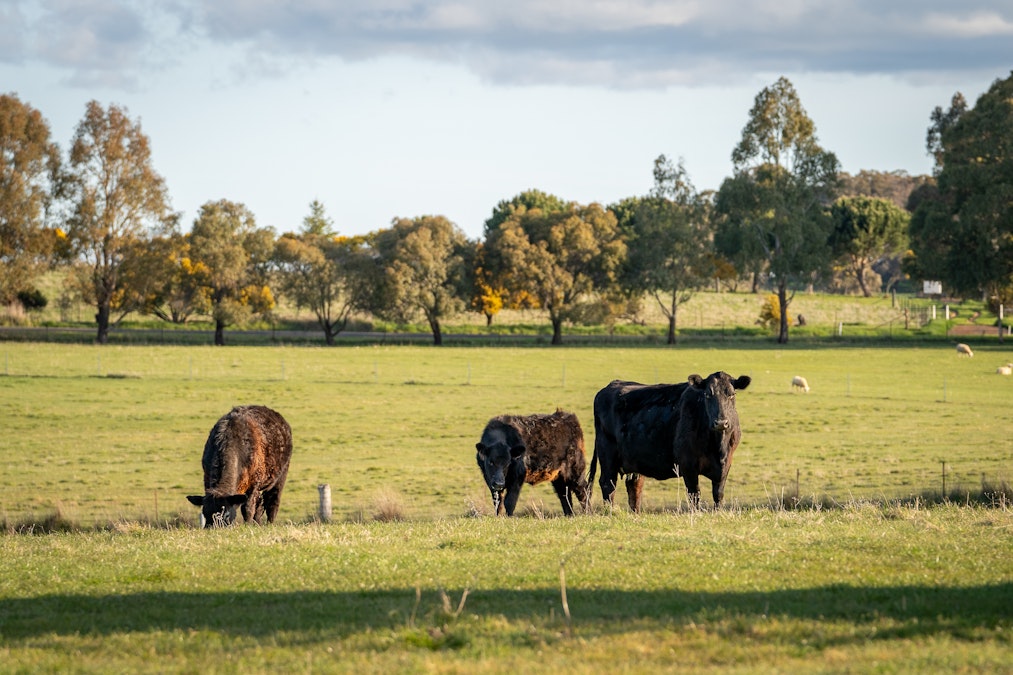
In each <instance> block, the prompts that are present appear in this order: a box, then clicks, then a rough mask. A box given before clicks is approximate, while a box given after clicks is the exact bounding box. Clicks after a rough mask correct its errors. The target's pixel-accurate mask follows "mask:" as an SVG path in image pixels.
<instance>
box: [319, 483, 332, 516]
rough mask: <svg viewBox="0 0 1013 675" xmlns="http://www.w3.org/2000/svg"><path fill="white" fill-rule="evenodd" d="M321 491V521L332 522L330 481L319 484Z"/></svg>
mask: <svg viewBox="0 0 1013 675" xmlns="http://www.w3.org/2000/svg"><path fill="white" fill-rule="evenodd" d="M317 492H319V493H320V512H319V513H320V521H321V522H324V523H329V522H331V486H330V484H329V483H321V484H320V485H318V486H317Z"/></svg>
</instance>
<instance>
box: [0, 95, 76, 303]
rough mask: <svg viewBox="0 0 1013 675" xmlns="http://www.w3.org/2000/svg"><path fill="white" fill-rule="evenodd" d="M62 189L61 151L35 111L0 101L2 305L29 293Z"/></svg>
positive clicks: (7, 98)
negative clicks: (25, 292) (19, 295)
mask: <svg viewBox="0 0 1013 675" xmlns="http://www.w3.org/2000/svg"><path fill="white" fill-rule="evenodd" d="M60 186H61V161H60V148H59V147H58V146H57V144H56V143H54V142H53V141H52V140H51V138H50V129H49V123H48V122H47V121H46V119H45V118H44V117H43V116H42V113H40V112H39V111H38V110H36V109H35V108H33V107H32V106H30V105H29V104H27V103H24V102H22V101H21V100H20V99H19V98H18V97H17V96H15V95H13V94H2V95H0V304H7V303H9V302H11V301H13V300H14V299H15V298H16V297H17V295H18V293H19V292H22V291H28V290H30V288H31V286H32V282H33V280H34V278H35V277H36V276H37V275H38V274H39V273H40V272H41V271H42V270H43V269H44V268H45V267H46V265H47V263H48V261H49V254H50V251H51V249H52V244H53V243H54V237H55V236H56V232H55V230H53V229H51V228H49V227H47V225H48V224H47V222H46V220H47V219H46V216H47V214H49V213H50V207H51V205H52V204H53V203H54V199H55V198H56V197H57V196H58V194H59V188H60Z"/></svg>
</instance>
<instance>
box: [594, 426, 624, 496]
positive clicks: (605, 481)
mask: <svg viewBox="0 0 1013 675" xmlns="http://www.w3.org/2000/svg"><path fill="white" fill-rule="evenodd" d="M595 443H596V444H597V440H596V441H595ZM595 452H597V453H598V461H599V462H600V463H601V475H600V476H599V477H598V487H600V488H601V498H602V501H603V502H605V504H607V505H608V506H612V498H613V497H614V496H615V492H616V488H617V487H619V484H618V481H619V465H618V462H617V461H615V459H614V458H615V457H616V456H617V455H618V452H617V450H616V449H615V447H613V446H611V445H610V444H608V443H605V442H604V441H603V442H602V444H601V445H600V446H598V445H596V447H595Z"/></svg>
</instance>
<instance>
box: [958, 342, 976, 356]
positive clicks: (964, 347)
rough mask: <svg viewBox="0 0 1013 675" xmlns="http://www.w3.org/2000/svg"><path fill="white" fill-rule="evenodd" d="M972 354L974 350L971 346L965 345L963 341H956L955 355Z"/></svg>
mask: <svg viewBox="0 0 1013 675" xmlns="http://www.w3.org/2000/svg"><path fill="white" fill-rule="evenodd" d="M965 355H966V356H974V352H972V351H971V348H970V347H969V346H967V345H965V344H964V343H963V342H959V343H957V356H965Z"/></svg>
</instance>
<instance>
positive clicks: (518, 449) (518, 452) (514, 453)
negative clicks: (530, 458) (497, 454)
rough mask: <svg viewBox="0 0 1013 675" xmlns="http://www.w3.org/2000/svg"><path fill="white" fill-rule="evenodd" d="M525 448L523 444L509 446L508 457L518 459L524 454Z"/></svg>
mask: <svg viewBox="0 0 1013 675" xmlns="http://www.w3.org/2000/svg"><path fill="white" fill-rule="evenodd" d="M526 451H527V448H526V447H525V446H523V445H515V446H513V447H512V448H510V459H520V458H521V457H523V456H524V453H525V452H526Z"/></svg>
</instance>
